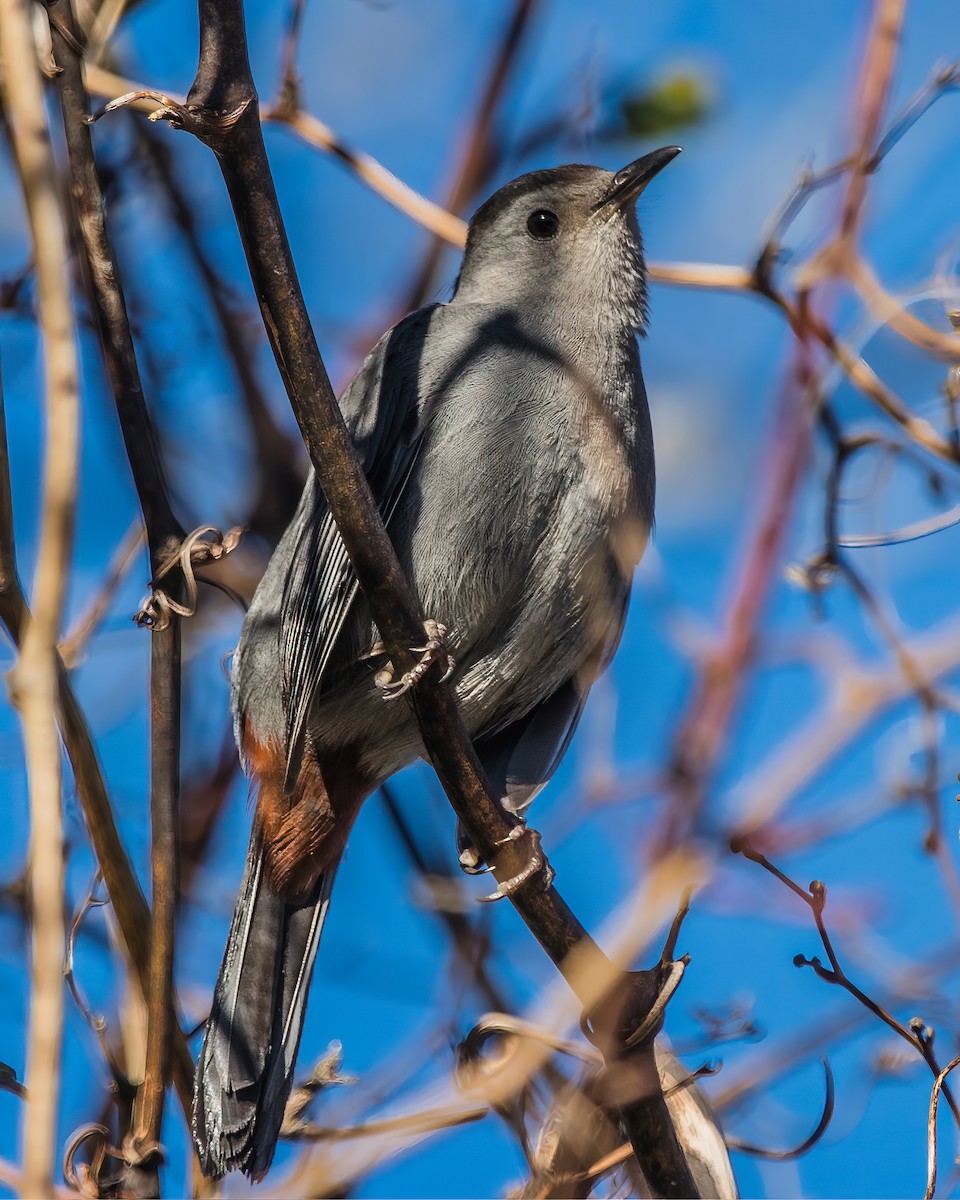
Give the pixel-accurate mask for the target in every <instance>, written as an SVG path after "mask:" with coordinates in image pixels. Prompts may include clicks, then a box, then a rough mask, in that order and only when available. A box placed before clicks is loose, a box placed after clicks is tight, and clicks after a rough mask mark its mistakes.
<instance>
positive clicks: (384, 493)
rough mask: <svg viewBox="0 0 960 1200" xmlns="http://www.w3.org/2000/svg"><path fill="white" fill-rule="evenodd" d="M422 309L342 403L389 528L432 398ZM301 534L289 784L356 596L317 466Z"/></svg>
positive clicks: (291, 615)
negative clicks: (424, 384)
mask: <svg viewBox="0 0 960 1200" xmlns="http://www.w3.org/2000/svg"><path fill="white" fill-rule="evenodd" d="M437 307H439V306H438V305H432V306H431V307H429V308H425V309H421V310H419V311H418V312H415V313H413V314H412V315H411V316H409V317H407V318H406V319H405V320H404V321H401V322H400V324H399V325H397V326H395V327H394V328H393V329H392V330H390V332H389V333H387V334H386V335H385V336H384V337H383V338H382V339H381V340H380V342H379V343H378V344H377V345H376V346H375V347H374V349H373V350H372V351H371V352H370V354H369V355H368V356H367V358H366V360H365V361H364V363H363V366H362V367H361V368H360V370H359V371H358V372H357V374H356V375H355V376H354V378H353V380H352V381H351V383H350V385H349V386H348V388H347V390H346V392H345V393H344V396H343V399H342V401H341V408H342V410H343V415H344V419H345V421H346V423H347V427H348V429H349V430H350V433H351V436H352V437H353V440H354V445H355V446H356V448H357V451H358V453H359V455H360V459H361V463H362V465H363V468H364V471H365V473H366V476H367V480H368V482H369V484H370V487H371V490H372V491H373V495H374V499H375V500H376V501H377V506H378V508H379V510H380V515H381V516H382V517H383V519H384V523H385V524H387V526H388V527H389V524H390V519H391V518H392V516H393V515H394V513H395V511H396V508H397V505H398V503H399V502H400V500H401V498H402V496H403V492H404V489H405V487H406V485H407V483H408V482H409V479H410V476H411V474H412V472H413V468H414V466H415V465H416V460H417V454H418V451H419V448H420V445H421V442H422V438H423V433H424V426H425V418H426V398H425V397H423V396H421V394H420V388H419V386H418V380H419V376H420V371H419V364H420V356H421V352H422V349H423V344H424V340H425V337H426V334H427V330H428V329H429V325H430V320H431V316H432V314H433V312H434V310H435V309H436V308H437ZM296 520H297V522H298V524H299V535H298V537H297V541H296V544H295V547H294V551H293V555H292V558H291V562H290V568H289V571H288V574H287V578H286V581H285V585H284V591H283V599H282V602H281V606H280V626H279V637H280V658H281V664H282V692H281V694H282V701H283V711H284V717H285V721H286V746H287V768H286V779H287V786H288V787H289V785H290V783H291V782H292V780H294V779H295V778H296V775H297V773H298V771H299V768H300V761H301V758H302V754H303V746H304V741H305V738H306V732H307V727H308V721H309V716H310V710H311V707H312V705H313V700H314V697H315V696H316V694H317V691H318V689H319V688H320V687H321V686H322V683H323V679H324V674H325V672H326V671H327V668H328V667H329V665H330V661H331V658H333V657H334V655H335V653H336V652H337V650H338V649H339V648H340V646H341V639H342V637H343V635H344V630H345V629H346V628H347V626H348V623H349V621H350V618H351V616H352V615H354V614H355V611H356V604H357V600H358V597H359V594H360V588H359V584H358V582H357V578H356V576H355V575H354V573H353V568H352V567H351V565H350V560H349V558H348V556H347V552H346V549H345V547H344V545H343V540H342V539H341V537H340V533H339V531H338V530H337V527H336V524H335V522H334V520H333V517H332V516H331V515H330V510H329V508H328V507H327V502H326V499H325V498H324V495H323V492H322V490H321V488H320V485H319V484H318V483H317V481H316V478H315V476H314V475H313V473H312V472H311V475H310V479H309V480H308V482H307V487H306V488H305V490H304V495H303V499H302V500H301V508H300V512H299V513H298V516H297V518H296Z"/></svg>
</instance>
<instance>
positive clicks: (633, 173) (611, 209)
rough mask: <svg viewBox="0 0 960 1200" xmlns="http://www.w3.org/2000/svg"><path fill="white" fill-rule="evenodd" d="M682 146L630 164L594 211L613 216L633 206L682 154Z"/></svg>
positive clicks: (651, 154)
mask: <svg viewBox="0 0 960 1200" xmlns="http://www.w3.org/2000/svg"><path fill="white" fill-rule="evenodd" d="M680 150H681V147H680V146H664V147H663V149H662V150H654V151H652V153H650V154H645V155H644V156H643V158H638V159H637V160H636V161H635V162H632V163H629V164H628V165H627V166H625V167H624V168H623V170H622V171H618V172H617V173H616V175H614V177H613V183H612V184H611V186H610V191H609V192H608V193H607V194H606V196H604V198H603V199H602V200H601V201H600V203H599V204H598V205H596V207H595V209H594V211H595V212H597V213H600V214H602V215H604V216H612V215H613V214H614V213H615V212H619V211H620V209H622V208H626V206H627V205H628V204H632V203H633V201H634V200H636V198H637V197H638V196H639V195H640V193H641V192H642V191H643V189H644V188H645V187H646V186H647V184H648V183H649V182H650V180H651V179H653V177H654V176H655V175H659V174H660V172H661V171H662V170H663V168H664V167H665V166H666V165H667V164H668V163H672V162H673V160H674V159H675V158H676V157H677V155H678V154H679V153H680Z"/></svg>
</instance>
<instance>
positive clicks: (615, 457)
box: [194, 148, 677, 1178]
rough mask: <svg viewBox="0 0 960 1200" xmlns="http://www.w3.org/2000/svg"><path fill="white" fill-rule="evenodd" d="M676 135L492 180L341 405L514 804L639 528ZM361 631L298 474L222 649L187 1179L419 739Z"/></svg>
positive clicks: (601, 647)
mask: <svg viewBox="0 0 960 1200" xmlns="http://www.w3.org/2000/svg"><path fill="white" fill-rule="evenodd" d="M676 152H677V151H676V149H675V148H670V149H669V150H663V151H657V152H655V154H653V155H648V156H647V158H646V159H642V160H639V161H638V163H635V164H631V166H630V167H628V168H625V169H624V171H623V172H620V173H619V174H618V175H616V176H614V175H612V174H611V173H610V172H607V171H603V170H601V169H599V168H596V167H586V166H568V167H560V168H557V169H555V170H549V171H538V172H534V173H532V174H530V175H525V176H522V177H521V178H520V179H517V180H515V181H514V182H512V183H510V184H508V185H507V186H506V187H505V188H502V189H501V190H500V191H499V192H497V193H496V194H495V195H494V196H493V197H492V198H491V199H490V200H488V201H487V203H486V204H485V205H483V206H482V207H481V208H480V210H479V211H478V212H477V214H476V216H475V217H474V219H473V221H472V222H471V225H470V232H469V237H468V242H467V248H466V251H465V255H464V261H463V266H462V270H461V273H460V276H459V279H458V281H457V285H456V289H455V294H454V296H453V299H452V300H451V301H450V302H449V303H448V304H438V305H434V306H432V307H429V308H425V309H422V310H420V311H419V312H416V313H413V314H412V315H411V316H409V317H407V318H406V319H405V320H403V321H401V322H400V323H399V324H398V325H397V326H396V327H395V328H393V329H392V330H390V331H389V332H388V333H387V334H386V335H385V336H384V337H383V338H382V339H381V341H380V342H379V343H378V345H377V346H376V347H375V349H374V350H373V351H372V352H371V353H370V355H369V356H368V358H367V359H366V361H365V362H364V364H363V366H362V367H361V369H360V371H359V372H358V373H357V375H356V377H355V378H354V379H353V381H352V382H351V383H350V385H349V386H348V388H347V390H346V392H345V394H344V396H343V397H342V400H341V408H342V411H343V415H344V418H345V420H346V423H347V427H348V429H349V431H350V433H351V436H352V438H353V441H354V444H355V446H356V448H357V452H358V454H359V456H360V459H361V461H362V463H363V466H364V470H365V471H366V474H367V477H368V479H369V481H370V486H371V488H372V490H373V493H374V496H375V498H376V500H377V503H378V505H379V506H380V510H381V513H382V515H383V517H384V520H385V522H386V524H387V527H388V530H389V532H390V536H391V539H392V540H393V543H394V545H395V547H396V549H397V553H398V556H399V558H400V562H401V565H402V566H403V568H404V571H405V572H406V574H407V577H408V579H409V580H410V582H411V584H412V585H413V588H414V590H415V591H416V593H417V595H418V597H419V600H420V603H421V606H422V609H423V611H424V613H425V614H426V615H427V616H428V617H432V618H435V619H436V620H439V621H441V622H443V624H444V625H446V626H447V628H448V629H449V635H448V639H447V648H448V650H449V652H450V653H451V654H452V655H453V657H454V659H455V660H456V670H455V673H454V675H453V677H452V686H453V687H454V688H455V691H456V696H457V700H458V702H459V705H460V709H461V712H462V714H463V717H464V721H465V723H466V726H467V729H468V730H469V732H470V734H471V736H472V737H473V738H474V741H475V744H476V746H477V750H478V753H479V754H480V758H481V760H482V761H483V763H484V766H485V768H486V769H487V771H488V773H489V775H490V778H491V782H492V783H493V785H494V787H496V788H497V789H498V791H499V793H500V795H501V796H502V797H503V800H504V802H505V803H506V804H508V805H509V806H510V807H511V808H512V809H513V810H514V811H516V812H522V811H523V810H524V809H525V808H526V806H527V805H528V804H529V802H530V800H531V799H532V798H533V796H534V795H535V794H536V792H537V791H538V790H539V789H540V788H541V787H542V786H543V785H544V783H545V782H546V781H547V780H548V779H549V777H550V775H551V774H552V772H553V770H554V769H555V767H556V765H557V762H558V761H559V759H560V757H561V756H562V754H563V751H564V750H565V748H566V745H567V743H568V741H569V738H570V736H571V735H572V732H573V729H574V728H575V726H576V723H577V720H578V718H579V716H580V712H581V710H582V707H583V703H584V700H585V698H586V695H587V692H588V690H589V688H590V685H591V684H592V682H593V681H594V679H595V678H596V677H597V675H598V673H599V672H600V671H602V670H603V668H604V667H605V666H606V664H607V663H608V662H609V659H610V657H611V655H612V654H613V651H614V650H615V648H616V645H617V642H618V640H619V638H620V633H621V630H622V626H623V620H624V614H625V611H626V605H627V599H628V595H629V590H630V578H631V574H632V571H633V568H634V566H635V564H636V563H637V561H638V560H639V558H640V555H641V553H642V551H643V546H644V544H645V541H646V538H647V536H648V533H649V529H650V527H651V524H652V522H653V509H654V459H653V442H652V437H651V429H650V419H649V413H648V409H647V401H646V395H645V392H644V387H643V379H642V377H641V373H640V361H639V352H638V347H637V338H636V335H637V334H638V333H642V331H643V327H644V322H645V315H646V292H645V279H644V268H643V256H642V248H641V239H640V232H639V229H638V226H637V221H636V216H635V213H634V209H633V200H634V199H635V198H636V195H637V194H638V193H639V191H640V190H642V187H643V186H644V184H645V183H646V181H647V180H648V179H649V178H651V177H652V176H653V175H654V174H655V173H656V172H657V171H658V170H659V169H660V168H661V167H662V166H664V165H666V163H667V162H669V161H670V159H671V158H672V157H673V156H674V154H675V153H676ZM543 214H546V216H543ZM554 225H555V226H556V227H555V228H554ZM377 637H378V635H377V632H376V629H375V627H374V624H373V621H372V619H371V617H370V613H369V609H368V607H367V605H366V602H365V600H364V598H363V595H362V593H361V592H360V591H359V589H358V587H357V584H356V580H355V578H354V576H353V573H352V570H351V568H350V565H349V562H348V560H347V557H346V554H345V552H344V549H343V546H342V543H341V541H340V537H339V535H338V533H337V531H336V527H335V526H334V524H333V522H332V519H331V517H330V515H329V511H328V509H327V506H326V502H325V500H324V498H323V494H322V492H321V491H320V488H319V487H318V485H317V483H316V481H315V479H314V477H313V475H312V474H311V476H310V478H309V479H308V481H307V485H306V487H305V489H304V493H303V497H302V499H301V502H300V506H299V508H298V511H297V513H296V516H295V517H294V519H293V521H292V523H291V525H290V527H289V529H288V530H287V532H286V534H285V535H284V537H283V539H282V540H281V542H280V544H279V545H278V547H277V549H276V552H275V553H274V555H273V558H272V559H271V562H270V564H269V566H268V568H267V571H266V573H265V574H264V577H263V579H262V581H261V583H260V586H259V588H258V589H257V593H256V595H255V597H254V600H253V603H252V605H251V607H250V611H249V613H248V615H247V618H246V621H245V623H244V627H243V631H242V634H241V637H240V643H239V647H238V650H237V655H236V658H235V663H234V673H233V703H234V710H235V713H236V719H237V735H238V741H239V743H240V745H241V751H242V753H243V754H244V756H245V759H246V762H247V766H248V769H251V770H252V774H253V777H254V783H255V785H257V786H258V787H259V788H260V792H261V797H260V800H261V804H262V805H264V806H265V808H264V814H265V815H263V816H262V817H261V818H259V819H258V823H255V828H254V832H253V834H252V837H251V848H250V852H249V855H248V859H247V866H246V871H245V874H244V880H243V883H242V885H241V891H240V896H239V899H238V902H237V909H236V912H235V915H234V920H233V925H232V927H231V932H230V937H229V941H228V945H227V951H226V955H225V958H224V963H223V967H222V968H221V974H220V977H219V979H218V982H217V988H216V993H215V997H214V1005H213V1010H212V1012H211V1017H210V1020H209V1021H208V1024H207V1032H206V1036H205V1039H204V1045H203V1050H202V1051H201V1056H200V1063H199V1067H198V1077H197V1091H196V1099H195V1120H194V1132H195V1137H196V1140H197V1145H198V1149H199V1152H200V1156H201V1162H202V1163H203V1166H204V1170H205V1171H207V1172H208V1173H209V1174H213V1175H221V1174H223V1173H224V1172H225V1171H227V1170H230V1169H232V1168H234V1167H241V1168H243V1169H245V1170H247V1171H248V1172H249V1173H250V1174H251V1175H253V1176H254V1177H255V1178H259V1177H260V1176H262V1174H263V1173H264V1172H265V1171H266V1169H267V1168H268V1166H269V1164H270V1161H271V1159H272V1156H273V1151H274V1147H275V1143H276V1139H277V1136H278V1133H279V1128H280V1123H281V1120H282V1115H283V1107H284V1104H285V1102H286V1099H287V1096H288V1094H289V1090H290V1086H291V1082H292V1073H293V1066H294V1059H295V1056H296V1050H297V1046H298V1043H299V1038H300V1031H301V1028H302V1023H303V1011H304V1006H305V1003H306V993H307V986H308V984H309V977H310V972H311V970H312V967H313V959H314V956H315V954H316V948H317V943H318V941H319V934H320V928H321V927H322V922H323V917H324V916H325V914H326V909H327V905H328V902H329V895H330V890H331V887H332V880H333V874H334V873H335V870H336V865H337V861H338V859H339V854H340V853H341V852H342V846H343V843H344V842H345V840H346V834H347V832H348V831H349V826H350V824H351V823H352V820H353V817H354V815H355V813H356V810H357V808H358V807H359V804H360V802H361V801H362V799H363V798H364V797H365V796H366V795H368V794H370V792H372V791H374V790H375V789H376V788H377V787H378V786H379V785H380V784H381V783H382V782H383V781H384V780H386V779H387V778H389V777H390V776H391V775H392V774H394V773H395V772H396V771H398V770H400V769H401V768H402V767H404V766H406V765H407V764H408V763H410V762H412V761H413V760H414V759H416V758H417V757H419V756H420V755H421V754H422V752H423V747H422V744H421V741H420V736H419V731H418V728H417V725H416V721H415V719H414V717H413V713H412V711H411V709H410V706H409V705H408V704H407V703H406V702H405V701H400V702H397V703H392V704H385V703H384V701H383V696H382V693H381V691H380V689H379V688H378V687H377V686H376V684H375V681H374V676H375V674H376V672H377V670H378V669H380V668H382V667H383V665H384V662H383V657H382V656H381V657H373V658H370V657H367V656H368V655H369V653H370V651H371V649H372V647H373V646H374V643H375V642H376V641H377ZM275 760H276V763H277V764H279V765H278V766H276V767H274V766H273V765H272V764H273V763H274V761H275ZM345 763H347V764H349V770H348V774H349V778H348V779H344V778H343V775H344V771H345V769H346V768H345V767H344V764H345ZM264 764H266V765H264ZM311 772H312V773H311ZM278 781H280V782H279V783H278ZM267 791H269V792H270V798H269V800H265V799H264V793H265V792H267ZM270 806H273V807H270ZM278 806H279V811H280V812H281V817H279V818H276V820H274V824H271V823H270V822H271V820H273V819H274V818H273V817H272V816H271V814H272V813H274V812H275V811H276V810H278ZM268 808H269V812H267V809H268ZM258 811H259V810H258ZM281 818H282V819H281ZM304 829H306V830H307V833H302V831H303V830H304ZM275 830H279V832H275ZM301 835H302V836H301ZM298 839H299V840H298ZM301 842H302V845H303V846H305V847H308V849H305V850H303V851H302V852H301V850H300V849H299V847H300V846H301ZM291 847H293V849H291ZM291 856H292V858H295V859H296V862H295V863H294V868H295V876H294V875H293V874H285V873H284V872H285V871H286V870H287V867H288V866H289V865H290V861H291ZM294 868H291V870H293V869H294ZM294 877H295V878H296V879H297V880H298V881H299V882H297V883H296V884H295V885H294V884H293V883H291V882H290V880H291V879H293V878H294ZM304 880H305V881H306V883H304ZM529 886H536V884H535V883H531V884H530V885H529Z"/></svg>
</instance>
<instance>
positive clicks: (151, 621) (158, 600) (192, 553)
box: [133, 525, 243, 633]
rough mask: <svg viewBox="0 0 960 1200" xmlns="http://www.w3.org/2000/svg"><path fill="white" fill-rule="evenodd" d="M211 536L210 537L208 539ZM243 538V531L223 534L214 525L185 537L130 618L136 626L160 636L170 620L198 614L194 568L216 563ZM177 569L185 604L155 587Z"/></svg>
mask: <svg viewBox="0 0 960 1200" xmlns="http://www.w3.org/2000/svg"><path fill="white" fill-rule="evenodd" d="M208 534H211V535H212V536H211V537H209V538H208V537H207V535H208ZM242 536H243V530H242V529H240V528H239V527H234V528H233V529H230V530H228V531H227V533H223V532H222V531H221V530H220V529H218V528H217V527H216V526H215V525H201V526H199V528H197V529H195V530H194V531H193V533H190V534H188V535H187V536H186V537H185V538H184V539H183V541H182V542H181V544H180V545H179V546H178V547H177V548H176V549H175V550H174V551H172V552H171V554H170V555H168V557H167V558H166V559H165V560H164V562H163V564H162V565H161V567H160V569H159V570H158V571H157V573H156V574H155V575H154V577H153V579H152V580H151V581H150V585H151V591H150V594H149V596H148V597H147V599H146V600H144V602H143V604H142V605H141V606H140V609H139V611H138V612H137V614H136V616H135V617H134V618H133V619H134V620H135V621H136V623H137V624H138V625H140V626H141V627H144V626H145V627H146V628H147V629H150V630H152V631H153V632H154V633H159V632H160V630H161V629H166V628H167V626H168V625H169V624H170V617H171V615H172V614H176V615H177V616H178V617H192V616H193V614H194V613H195V612H196V611H197V577H196V575H195V574H194V568H195V567H202V566H203V565H204V564H205V563H209V562H217V561H218V560H219V559H221V558H223V556H224V555H225V554H229V553H230V551H231V550H234V549H236V547H237V545H238V544H239V542H240V538H241V537H242ZM178 566H179V568H180V570H181V572H182V574H183V582H184V587H185V588H186V603H183V604H181V603H180V602H179V601H177V600H174V599H173V597H172V596H171V595H170V593H169V592H168V591H165V590H164V589H163V588H161V587H158V584H159V583H160V580H161V579H164V578H165V577H166V576H167V575H169V574H170V572H171V571H172V570H173V569H174V567H178Z"/></svg>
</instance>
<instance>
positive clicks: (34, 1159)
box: [0, 0, 79, 1196]
mask: <svg viewBox="0 0 960 1200" xmlns="http://www.w3.org/2000/svg"><path fill="white" fill-rule="evenodd" d="M0 64H2V74H3V103H4V110H5V114H6V117H7V120H8V122H9V123H10V126H11V141H12V145H13V150H14V155H15V160H16V166H17V171H18V174H19V176H20V182H21V187H22V190H23V198H24V204H25V207H26V210H27V216H28V219H29V222H30V232H31V236H32V239H33V246H34V256H35V263H36V277H37V286H38V292H39V315H40V329H41V334H42V339H43V354H44V375H45V391H46V399H45V411H46V419H45V426H46V445H45V451H44V465H43V510H42V518H41V532H40V547H39V552H38V557H37V568H36V575H35V579H34V587H33V614H32V617H30V618H26V619H25V628H24V629H23V637H22V642H21V644H20V656H19V659H18V662H17V665H16V668H15V671H14V676H13V680H12V683H11V692H12V694H13V696H14V699H15V703H16V705H17V707H18V708H19V710H20V718H21V722H22V725H23V735H24V744H25V750H26V758H27V770H28V775H29V785H30V818H31V823H30V879H31V918H32V931H33V954H32V964H31V996H30V1028H29V1033H28V1045H27V1081H28V1085H29V1088H30V1097H29V1100H28V1104H27V1116H26V1119H25V1121H24V1132H23V1179H22V1184H21V1186H22V1189H23V1193H24V1194H25V1195H27V1196H44V1195H49V1194H50V1193H51V1192H52V1190H53V1172H52V1166H53V1161H54V1156H53V1150H54V1140H55V1137H56V1123H57V1097H58V1093H59V1083H60V1048H61V1038H62V1036H63V1011H64V1003H63V973H62V972H63V954H64V945H65V929H64V915H63V889H64V863H63V826H62V816H61V759H60V742H59V738H58V736H57V722H56V706H57V668H58V662H57V640H58V638H59V636H60V623H61V619H62V615H63V609H64V603H65V598H66V587H67V576H68V571H69V562H70V553H71V547H72V544H73V526H74V516H75V507H76V485H77V461H78V447H79V394H78V379H77V356H76V346H75V341H74V324H73V312H72V309H71V305H70V288H69V280H68V274H67V269H68V266H67V241H66V230H65V228H64V221H63V214H62V212H61V210H60V200H59V192H58V185H57V178H56V167H55V165H54V160H53V151H52V149H51V146H50V135H49V130H48V129H47V124H46V118H45V115H44V107H43V84H42V80H41V75H40V68H39V66H38V64H37V55H36V50H35V47H34V41H33V35H32V31H31V13H30V9H29V8H28V5H27V4H26V3H24V2H23V0H2V2H0ZM11 544H12V543H11ZM25 617H26V614H25V613H23V612H22V613H21V619H23V618H25Z"/></svg>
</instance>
